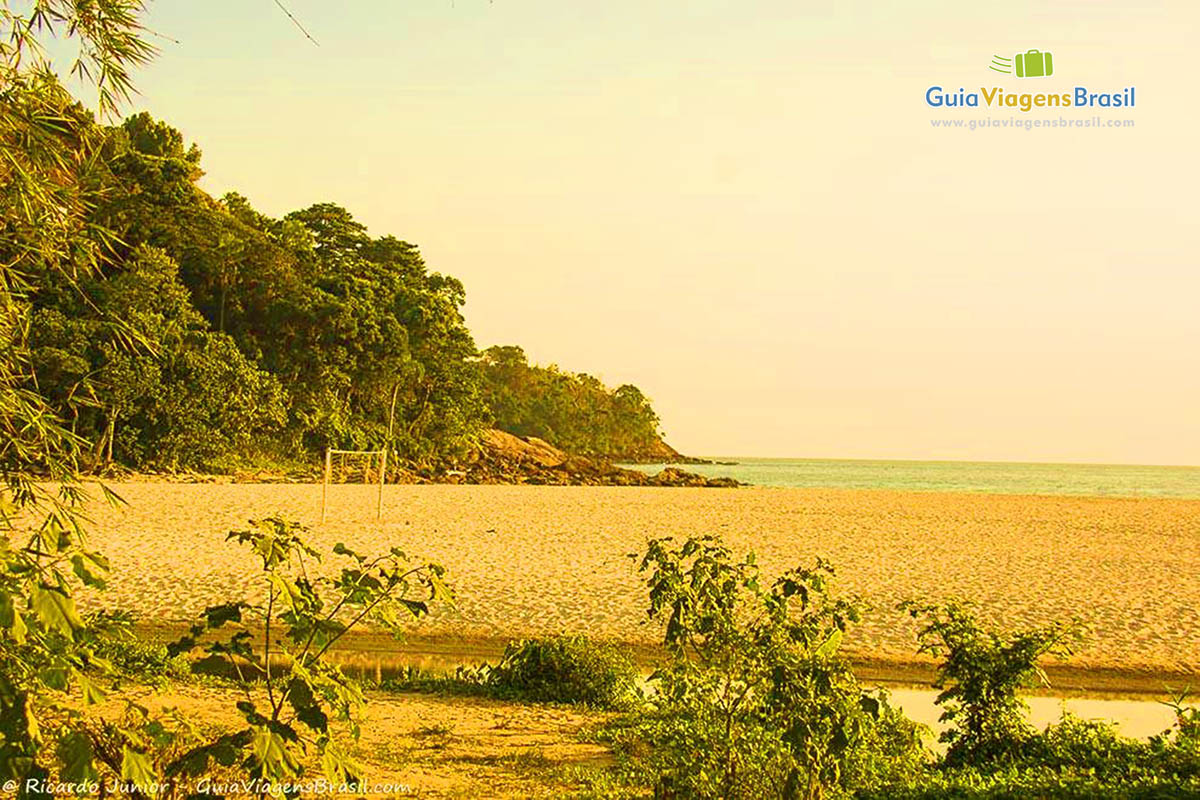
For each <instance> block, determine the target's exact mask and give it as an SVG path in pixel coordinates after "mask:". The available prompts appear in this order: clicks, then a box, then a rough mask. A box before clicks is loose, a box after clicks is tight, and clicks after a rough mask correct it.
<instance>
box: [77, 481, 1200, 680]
mask: <svg viewBox="0 0 1200 800" xmlns="http://www.w3.org/2000/svg"><path fill="white" fill-rule="evenodd" d="M111 488H113V489H115V490H116V492H117V493H118V494H119V495H121V496H122V497H123V498H124V500H125V501H126V505H124V506H120V507H115V508H114V507H109V506H106V505H104V504H102V503H100V502H98V501H97V502H93V503H92V505H91V506H90V507H89V515H90V516H91V518H92V520H93V522H94V530H95V532H94V534H93V540H92V541H93V543H94V545H95V546H96V547H97V548H98V549H99V550H101V551H102V552H104V553H106V554H107V555H108V556H109V558H110V559H111V560H112V562H113V574H112V580H111V581H110V588H109V591H108V592H107V593H106V594H107V597H106V598H105V601H104V602H105V605H107V606H109V607H113V606H116V607H121V608H127V609H130V610H132V611H134V612H136V613H137V614H138V615H139V616H140V618H141V619H142V620H143V621H146V622H149V623H155V624H165V623H172V622H177V621H182V620H184V619H186V618H188V617H190V616H191V615H193V614H195V613H196V612H199V611H200V610H201V609H203V607H204V606H205V605H207V604H211V603H216V602H221V601H225V600H228V599H232V598H241V597H245V596H247V593H249V594H250V596H257V595H258V584H257V582H256V570H255V564H254V561H253V559H252V558H251V557H250V556H249V553H248V552H245V551H244V550H243V549H242V548H240V547H238V546H237V545H234V544H231V543H226V542H225V541H224V537H225V533H226V532H227V531H228V530H230V529H231V528H236V527H240V526H243V525H244V523H245V521H246V520H247V519H248V518H250V517H258V516H266V515H270V514H276V513H281V514H284V515H286V516H289V517H291V518H293V519H296V520H298V521H300V522H302V523H304V524H306V525H310V526H312V531H311V534H310V539H311V541H312V542H313V543H314V544H316V545H317V546H318V547H320V548H322V549H328V548H329V547H332V545H333V544H334V543H336V542H338V541H344V542H346V543H347V544H348V545H350V546H352V547H354V548H356V549H359V550H361V551H364V552H375V551H378V550H380V549H384V548H386V547H389V546H393V545H396V546H399V547H401V548H403V549H404V550H405V551H406V552H407V553H408V554H409V555H410V556H412V557H414V558H419V559H422V560H426V559H427V560H433V561H438V562H440V563H442V564H443V565H444V566H445V567H446V568H447V569H448V570H449V576H450V580H451V582H452V584H453V586H454V588H455V589H456V591H457V592H458V596H459V601H458V605H457V608H455V609H453V610H443V611H439V612H437V613H435V614H434V615H433V616H432V617H431V618H430V619H428V620H426V621H425V622H423V623H421V625H420V626H419V627H418V628H417V629H416V630H417V631H419V632H420V633H421V634H422V635H423V636H432V637H439V636H444V637H447V638H452V637H485V638H495V637H502V638H505V637H517V636H522V635H526V634H540V633H552V632H585V633H588V634H590V635H593V636H601V637H612V638H617V639H621V640H624V641H629V642H636V643H651V642H654V641H656V640H657V631H656V630H654V629H652V628H650V627H648V626H646V625H645V624H644V618H645V608H646V600H645V592H644V590H643V587H642V585H641V584H640V583H639V580H638V578H637V576H636V571H635V564H634V562H633V560H632V559H630V558H629V557H628V554H630V553H634V552H640V551H641V550H642V549H643V546H644V544H645V542H646V540H647V539H648V538H651V537H655V536H666V535H672V536H676V537H685V536H688V535H696V534H705V533H712V534H718V535H720V536H722V537H723V538H724V539H725V540H726V541H727V542H728V543H729V544H730V545H731V546H732V547H733V548H735V550H738V551H742V550H747V549H753V550H754V551H755V552H756V553H757V554H758V556H759V559H760V561H761V563H762V564H763V566H764V568H765V570H767V571H768V572H775V571H778V570H781V569H784V568H786V567H788V566H791V565H794V564H797V563H811V562H812V560H813V559H814V558H815V557H816V556H822V557H824V558H826V559H828V560H830V561H832V562H833V563H834V565H835V566H836V567H837V570H838V573H839V585H838V586H839V590H840V591H842V592H848V593H855V594H858V595H860V596H861V597H862V598H863V599H864V600H866V601H867V602H868V603H870V604H871V606H873V608H874V610H873V611H871V612H870V613H869V614H868V615H867V617H866V619H865V621H864V623H863V624H862V625H861V626H860V627H859V628H857V629H856V630H855V632H854V634H853V636H852V638H851V639H850V644H849V646H850V647H851V648H852V649H853V650H854V651H855V652H857V653H860V654H863V655H869V656H872V657H879V658H883V659H897V660H904V659H907V658H910V657H911V656H912V655H913V653H914V651H915V643H914V639H913V628H912V626H911V624H909V623H908V622H907V620H906V619H905V618H904V617H902V616H901V615H899V614H897V613H896V612H895V611H894V610H893V608H894V605H895V603H896V602H897V601H899V600H901V599H905V598H909V597H918V598H927V599H930V600H938V599H943V598H947V597H952V596H957V597H962V598H967V599H970V600H974V601H976V602H978V603H979V604H980V605H981V607H982V609H983V613H984V616H985V617H987V618H988V619H989V620H991V621H993V622H999V623H1003V624H1010V625H1032V624H1038V623H1043V622H1047V621H1050V620H1054V619H1069V618H1072V617H1077V618H1078V619H1080V620H1081V621H1082V623H1083V624H1084V625H1086V626H1087V628H1088V631H1089V633H1088V642H1087V644H1086V646H1085V647H1084V648H1083V649H1082V650H1081V651H1080V652H1079V654H1078V655H1077V656H1076V658H1075V661H1076V662H1077V663H1078V664H1079V665H1080V666H1108V667H1117V668H1129V669H1162V670H1171V671H1179V670H1182V671H1188V670H1195V669H1197V668H1200V501H1196V500H1164V499H1114V498H1092V497H1046V496H1011V495H983V494H940V493H916V492H907V493H902V492H890V491H854V490H813V489H757V488H745V489H737V490H711V489H709V490H705V489H696V490H692V489H652V488H617V487H536V486H446V485H436V486H389V487H387V488H386V490H385V495H384V513H383V521H382V522H376V520H375V489H374V488H372V487H366V486H359V485H339V486H334V487H331V489H330V499H329V514H328V521H327V522H326V523H324V524H322V523H320V502H321V489H320V486H313V485H295V484H179V483H121V484H114V485H112V486H111Z"/></svg>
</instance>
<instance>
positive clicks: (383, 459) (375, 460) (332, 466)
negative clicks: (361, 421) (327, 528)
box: [321, 447, 388, 522]
mask: <svg viewBox="0 0 1200 800" xmlns="http://www.w3.org/2000/svg"><path fill="white" fill-rule="evenodd" d="M335 457H336V458H335ZM387 457H388V451H387V448H386V447H385V448H384V449H382V450H334V449H332V448H329V447H326V448H325V480H324V482H322V484H321V522H324V521H325V514H326V509H327V508H328V505H329V484H330V483H332V482H333V479H334V477H335V475H336V476H337V477H338V478H339V479H340V480H339V483H342V482H345V481H348V480H350V479H351V478H353V477H354V474H355V472H357V471H359V470H355V469H353V468H352V467H351V463H352V462H353V461H354V460H356V459H357V460H358V462H359V463H360V464H361V466H360V468H359V469H360V470H361V473H362V482H363V483H366V484H370V483H373V482H374V480H375V479H374V478H373V477H372V475H371V470H372V468H375V469H376V470H377V472H378V475H377V479H378V481H379V496H378V499H377V500H376V501H375V519H383V483H384V481H385V480H386V478H387Z"/></svg>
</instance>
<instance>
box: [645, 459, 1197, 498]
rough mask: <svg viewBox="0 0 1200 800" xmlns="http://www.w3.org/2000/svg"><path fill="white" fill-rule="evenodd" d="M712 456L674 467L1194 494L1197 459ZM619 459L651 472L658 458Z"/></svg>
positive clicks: (744, 474)
mask: <svg viewBox="0 0 1200 800" xmlns="http://www.w3.org/2000/svg"><path fill="white" fill-rule="evenodd" d="M713 460H715V461H731V462H736V463H734V464H688V465H682V468H683V469H686V470H689V471H691V472H696V473H699V474H701V475H705V476H709V477H717V476H727V477H730V478H736V479H737V480H739V481H743V482H744V483H749V484H753V485H755V486H788V487H800V488H831V489H894V490H898V491H927V492H982V493H988V494H1062V495H1093V496H1096V495H1099V496H1105V497H1177V498H1190V499H1200V467H1153V466H1129V465H1121V464H1022V463H1012V462H975V461H855V460H824V459H771V458H736V457H733V458H714V459H713ZM626 466H629V467H630V468H631V469H639V470H642V471H645V472H650V473H655V472H658V471H659V470H660V469H662V468H663V466H664V465H663V464H637V465H626Z"/></svg>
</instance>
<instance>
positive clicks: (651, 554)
mask: <svg viewBox="0 0 1200 800" xmlns="http://www.w3.org/2000/svg"><path fill="white" fill-rule="evenodd" d="M641 570H642V571H643V572H649V573H650V575H649V577H648V579H647V586H648V588H649V590H650V610H649V615H650V618H651V619H653V620H656V621H661V622H663V623H664V624H665V644H666V647H667V649H668V651H669V652H670V653H671V655H672V659H671V662H670V664H669V665H668V666H667V667H665V668H663V669H661V670H659V671H658V672H657V673H655V675H654V676H653V678H652V680H653V682H654V684H655V687H656V689H657V696H656V697H654V698H653V708H652V710H651V711H650V712H649V713H647V714H645V715H643V716H642V717H641V719H640V720H639V721H638V722H636V723H635V724H634V725H633V726H632V727H631V728H630V729H628V730H627V731H625V732H624V733H623V734H622V735H621V736H620V737H619V738H620V741H619V742H618V743H617V745H618V747H619V749H620V750H621V751H622V752H624V753H628V754H637V757H638V758H639V759H640V761H641V763H642V765H643V769H644V771H645V775H646V777H647V778H648V781H649V782H650V783H652V784H653V786H654V791H655V796H656V797H660V798H756V799H763V800H765V799H766V798H788V799H789V800H790V799H791V798H803V799H804V800H816V798H823V797H831V796H844V795H846V794H848V793H850V792H852V791H853V790H855V789H857V788H860V787H865V786H871V785H877V784H881V783H888V782H903V781H905V780H909V779H913V778H915V777H916V775H918V774H919V772H920V770H921V768H922V767H923V766H924V764H925V762H926V761H927V756H926V754H925V753H924V752H923V750H922V748H921V744H920V729H919V727H918V726H917V725H915V724H913V723H912V722H910V721H909V720H907V719H905V718H904V717H903V716H901V715H900V714H898V713H896V712H895V711H893V710H892V709H891V708H890V707H889V706H888V705H887V701H886V697H883V696H873V695H871V694H869V693H867V692H864V691H863V690H862V688H861V687H860V686H859V684H858V682H857V680H856V679H855V677H854V675H853V673H852V672H851V671H850V669H849V667H848V665H847V664H846V662H845V661H844V660H843V659H842V658H841V657H840V656H839V654H838V647H839V644H840V642H841V640H842V636H843V634H844V632H845V630H846V628H847V626H848V625H849V624H850V623H852V622H855V621H857V620H858V616H859V611H858V608H857V606H856V605H855V604H854V603H852V602H850V601H847V600H843V599H836V598H834V597H833V596H832V594H831V593H830V590H829V581H830V580H831V578H832V577H833V570H832V569H831V568H830V567H829V565H827V564H825V563H824V562H821V561H818V563H817V565H816V567H815V568H813V569H803V568H798V569H793V570H791V571H789V572H786V573H784V574H783V575H782V576H780V577H779V578H778V579H777V580H775V581H774V582H773V583H771V584H770V585H769V586H766V587H764V584H763V581H762V580H761V579H760V575H759V571H758V567H757V565H756V564H755V561H754V557H753V555H750V556H748V557H747V558H745V559H743V560H736V559H735V558H734V557H733V556H732V554H731V553H730V551H729V550H728V549H727V548H726V547H725V546H723V545H722V544H721V543H720V542H718V541H717V540H715V539H712V538H709V537H705V538H702V539H689V540H688V541H686V542H684V543H683V544H682V545H681V546H679V547H674V546H672V544H671V541H670V540H669V539H660V540H655V541H652V542H650V544H649V547H648V549H647V552H646V554H645V556H644V557H643V559H642V561H641Z"/></svg>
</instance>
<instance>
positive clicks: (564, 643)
mask: <svg viewBox="0 0 1200 800" xmlns="http://www.w3.org/2000/svg"><path fill="white" fill-rule="evenodd" d="M636 680H637V670H636V668H635V667H634V664H633V661H632V660H631V659H630V658H629V656H628V654H626V653H625V651H623V650H621V649H620V648H618V647H616V646H615V645H611V644H606V643H600V642H593V641H592V640H590V639H588V638H587V637H586V636H556V637H551V638H546V639H525V640H523V641H519V642H510V643H509V644H508V646H507V647H505V648H504V655H503V656H502V657H501V659H500V663H499V664H497V665H496V666H495V667H493V668H491V670H490V671H489V673H488V684H489V686H490V687H491V688H492V689H493V690H494V691H495V693H496V694H497V695H499V696H501V697H506V698H510V699H514V700H532V701H536V702H555V703H577V704H580V705H586V706H590V707H592V708H604V709H626V708H630V707H631V706H632V705H633V704H634V703H635V701H636V698H637V687H636Z"/></svg>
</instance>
